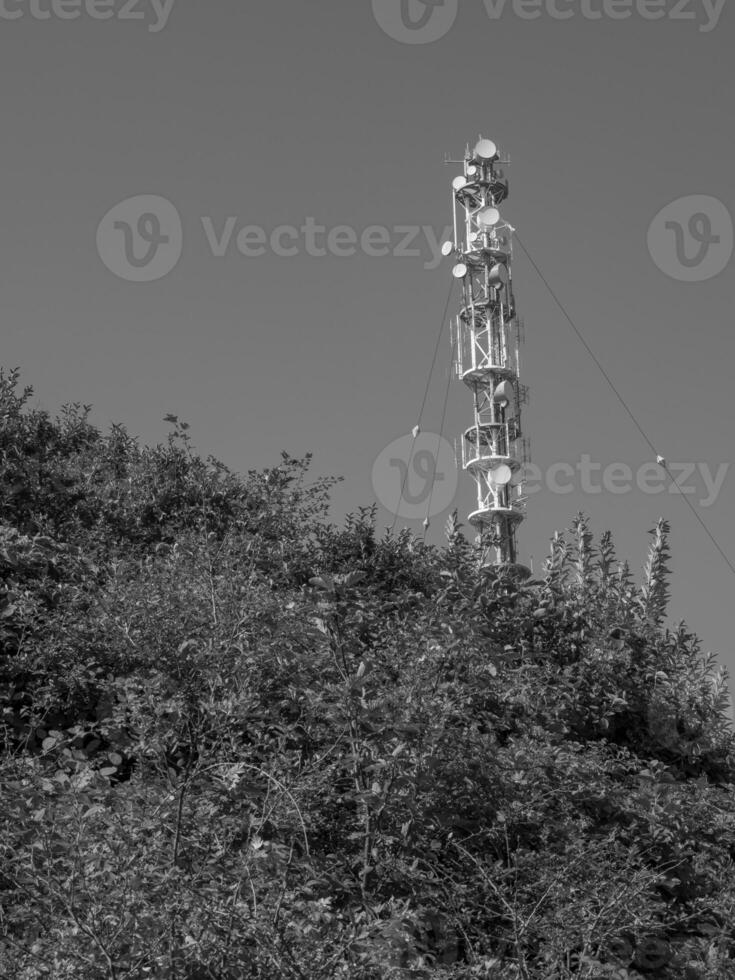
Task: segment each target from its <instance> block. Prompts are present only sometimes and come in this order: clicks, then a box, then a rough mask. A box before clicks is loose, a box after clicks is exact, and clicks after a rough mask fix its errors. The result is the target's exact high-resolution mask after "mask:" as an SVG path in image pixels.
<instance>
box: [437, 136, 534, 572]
mask: <svg viewBox="0 0 735 980" xmlns="http://www.w3.org/2000/svg"><path fill="white" fill-rule="evenodd" d="M454 162H459V161H454ZM462 162H463V164H464V173H463V174H462V176H459V177H455V179H454V181H453V182H452V208H453V216H454V243H450V242H448V243H447V244H446V245H445V246H444V248H445V254H447V255H449V254H454V256H455V260H456V262H455V265H454V268H453V269H452V275H453V276H454V277H455V278H456V279H459V280H460V281H461V283H462V301H461V307H460V310H459V314H458V315H457V317H456V318H455V320H454V322H453V332H454V339H455V341H456V361H455V369H456V374H457V377H458V378H460V379H461V380H462V381H464V383H465V384H466V385H467V387H468V388H469V389H470V391H471V392H472V398H473V404H474V422H473V424H472V425H471V426H470V427H469V428H468V429H466V430H465V432H464V433H463V436H462V466H463V468H464V469H465V470H467V471H468V472H469V473H470V474H471V475H472V478H473V479H474V481H475V483H476V484H477V508H476V510H474V511H473V512H472V513H471V514H470V515H469V518H468V520H469V522H470V524H472V525H473V527H475V528H476V529H477V532H478V536H477V542H478V544H479V545H480V550H481V561H482V565H483V567H498V566H502V567H505V568H507V569H508V570H509V571H513V572H514V573H515V574H517V575H519V576H522V577H524V578H526V577H528V576H529V575H530V574H531V573H530V569H528V568H527V567H526V566H525V565H522V564H520V563H519V562H518V548H517V532H518V525H519V524H520V523H521V521H522V520H523V518H524V517H525V497H524V496H523V481H522V467H523V464H524V463H526V462H527V461H528V444H527V440H525V439H524V438H523V435H522V430H521V406H522V405H524V404H526V403H527V401H528V389H527V388H526V387H525V386H524V385H522V384H521V383H520V377H519V369H520V358H519V350H520V344H521V341H522V334H523V325H522V323H521V321H520V320H519V319H518V316H517V313H516V307H515V300H514V297H513V278H512V270H511V264H512V257H513V230H514V229H513V228H512V227H511V226H510V225H509V224H508V223H507V222H505V221H503V219H502V217H501V215H500V212H499V210H498V206H499V205H500V204H502V202H503V201H504V200H505V199H506V198H507V196H508V181H507V178H506V177H505V174H504V172H503V170H501V169H500V165H501V164H502V165H503V166H505V165H507V163H508V162H509V161H501V160H500V157H499V154H498V150H497V147H496V145H495V143H493V142H492V141H491V140H487V139H482V138H481V139H480V140H479V142H478V143H477V145H476V146H475V148H474V150H472V151H470V149H469V147H467V150H466V151H465V157H464V160H463V161H462Z"/></svg>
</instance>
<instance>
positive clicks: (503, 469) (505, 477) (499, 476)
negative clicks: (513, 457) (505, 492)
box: [488, 463, 513, 487]
mask: <svg viewBox="0 0 735 980" xmlns="http://www.w3.org/2000/svg"><path fill="white" fill-rule="evenodd" d="M488 478H489V480H490V482H491V483H492V484H494V486H496V487H506V486H507V485H508V484H509V483H510V481H511V480H512V479H513V471H512V470H511V468H510V466H506V465H505V463H503V464H502V465H501V466H496V467H495V468H494V469H492V470H490V471H489V473H488Z"/></svg>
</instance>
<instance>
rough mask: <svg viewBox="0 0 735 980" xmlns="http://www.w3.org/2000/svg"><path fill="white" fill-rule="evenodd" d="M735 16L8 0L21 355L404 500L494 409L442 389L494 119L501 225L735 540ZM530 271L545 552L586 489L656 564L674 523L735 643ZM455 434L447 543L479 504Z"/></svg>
mask: <svg viewBox="0 0 735 980" xmlns="http://www.w3.org/2000/svg"><path fill="white" fill-rule="evenodd" d="M734 40H735V11H733V10H732V9H725V8H724V7H723V5H722V3H721V2H718V0H582V2H571V0H506V2H503V0H485V2H482V0H477V2H469V0H445V2H443V3H442V2H440V0H433V2H432V3H431V4H425V3H423V2H421V0H352V2H346V0H308V2H303V0H302V2H301V3H297V2H295V0H288V2H287V0H267V2H265V0H260V2H258V0H251V2H249V3H243V2H235V0H210V2H208V3H206V4H204V3H196V2H194V0H157V2H154V0H2V2H0V73H2V76H4V77H3V82H4V84H2V86H0V112H1V113H2V124H3V130H2V131H3V133H4V140H3V154H2V167H3V169H4V181H3V186H4V188H5V194H4V201H3V205H4V206H3V221H2V225H1V226H0V268H1V269H2V289H0V305H1V312H2V325H3V330H2V337H3V340H2V356H1V357H0V362H1V363H2V364H3V365H4V366H5V367H6V368H10V367H14V366H16V365H18V366H20V368H21V370H22V379H23V382H24V383H25V384H32V385H33V387H34V389H35V392H36V396H35V404H37V405H39V406H43V407H45V408H48V409H49V410H51V411H56V410H57V409H58V408H59V407H60V406H61V405H62V404H64V403H65V402H74V401H79V402H82V403H87V404H89V403H91V404H92V405H93V406H94V408H93V412H92V420H93V421H94V422H95V423H96V424H98V425H99V426H100V427H101V428H103V429H105V430H106V429H107V427H108V426H109V425H110V424H111V423H112V422H119V423H123V424H124V425H125V426H126V427H127V429H128V431H129V432H130V433H132V434H134V435H136V436H138V437H139V438H140V440H141V441H142V442H145V443H149V444H155V443H158V442H163V441H165V439H166V436H167V434H168V432H169V428H170V427H169V425H168V424H167V423H165V422H164V421H163V419H164V416H165V415H166V414H168V413H173V414H176V415H178V416H179V418H181V419H182V420H184V421H187V422H188V423H189V424H190V425H191V432H192V435H193V440H194V443H195V445H196V447H197V448H198V450H199V451H200V452H201V453H202V454H203V455H208V454H210V453H211V454H213V455H214V456H216V457H218V458H219V459H221V460H222V461H223V462H225V463H226V464H227V465H228V466H230V467H231V468H232V469H234V470H237V471H241V472H242V471H246V470H249V469H259V468H262V467H266V466H271V465H274V464H276V463H277V462H278V461H279V459H280V453H281V451H282V450H284V451H287V452H288V453H290V454H292V455H296V456H302V455H304V454H305V453H307V452H312V453H313V454H314V464H313V474H314V476H319V475H324V474H336V475H341V476H343V477H344V482H343V483H341V484H340V485H339V487H338V488H337V489H336V490H335V492H334V497H333V516H334V518H335V520H341V519H342V518H343V517H344V515H345V514H346V513H347V512H349V511H354V510H356V509H357V508H358V507H359V506H362V505H370V504H371V503H373V501H375V500H376V499H377V500H378V503H381V501H382V503H385V501H386V499H388V498H389V497H390V493H387V491H386V488H387V487H389V485H391V486H392V483H391V481H393V482H394V481H395V479H396V478H397V476H396V475H397V474H399V473H400V466H399V465H398V464H395V463H391V460H392V459H396V458H397V456H396V454H397V453H398V458H400V453H401V452H404V450H405V447H406V444H407V443H406V439H407V438H408V440H409V442H410V437H408V433H410V432H411V429H412V427H413V426H414V425H416V424H417V422H419V421H420V423H421V428H422V430H423V431H424V432H425V433H429V436H430V439H431V440H434V439H437V440H438V436H439V434H440V429H441V428H442V426H441V420H442V415H443V414H444V426H443V433H441V434H442V435H443V437H444V438H446V439H447V443H448V444H449V445H450V446H451V444H452V443H453V440H454V439H455V438H456V437H457V436H458V435H459V434H460V433H461V431H462V429H463V428H464V427H466V426H467V425H469V423H470V421H471V414H472V405H471V397H470V394H469V392H468V391H467V389H465V388H464V386H463V385H462V384H461V383H460V382H459V381H453V382H452V383H451V385H450V386H449V389H448V390H449V394H448V401H447V407H446V412H445V413H443V405H444V398H445V391H446V390H447V389H446V384H447V380H448V377H447V375H448V371H449V370H450V363H451V350H450V344H449V332H448V318H447V320H445V319H444V317H443V309H444V305H445V301H446V297H447V291H448V288H449V284H450V282H451V274H450V268H451V262H448V261H447V260H445V259H440V257H439V255H438V245H439V243H440V242H441V241H442V237H443V229H444V228H445V227H446V226H447V225H448V223H449V222H450V220H451V210H450V203H451V199H450V186H451V180H452V178H453V177H454V176H456V174H457V173H458V170H459V168H458V167H457V165H456V164H453V163H446V162H445V160H446V159H447V158H450V159H453V160H457V159H460V158H461V156H462V154H463V152H464V148H465V145H466V144H467V143H468V142H469V143H471V144H474V142H475V140H476V139H477V138H478V136H479V135H483V136H485V137H487V138H491V139H493V140H494V141H495V142H496V143H497V145H498V146H499V147H500V149H501V151H502V153H503V154H504V155H506V154H509V155H510V159H511V164H510V166H509V167H508V168H507V174H508V176H509V178H510V197H509V199H508V201H507V202H506V203H505V204H504V205H503V217H504V219H505V220H507V221H509V222H510V223H511V224H512V225H513V227H515V229H516V230H517V233H518V235H519V236H520V239H521V240H522V242H523V244H524V245H525V247H526V249H527V250H528V252H529V253H530V255H531V256H532V258H533V260H534V262H535V263H536V265H537V266H538V268H539V269H540V271H541V273H542V274H543V276H544V277H545V279H546V280H547V282H548V283H549V285H550V286H551V288H552V289H553V290H554V292H555V294H556V295H557V297H558V299H559V301H560V302H561V304H562V305H563V307H564V308H565V309H566V311H567V313H568V314H569V316H570V317H571V319H572V320H573V322H574V324H575V325H576V327H577V329H578V330H579V332H580V333H581V334H582V335H583V337H584V339H585V340H586V342H587V343H588V345H589V346H590V347H591V349H592V350H593V351H594V353H595V355H596V357H597V358H598V360H599V361H600V363H601V364H602V365H603V367H604V369H605V371H606V372H607V373H608V375H609V377H610V378H611V379H612V381H613V383H614V385H615V386H616V388H617V389H618V391H619V392H620V395H621V397H622V399H623V400H624V401H625V403H626V404H627V405H628V407H629V409H630V411H631V412H632V414H633V416H634V417H635V419H636V421H637V423H638V425H640V426H641V428H642V429H643V430H644V432H645V433H646V435H647V436H648V437H649V438H650V439H651V441H652V443H653V445H654V447H655V449H656V451H657V452H658V453H661V454H662V455H664V456H665V457H666V458H667V459H668V460H669V461H670V463H671V464H672V468H675V472H676V473H677V474H680V475H681V483H682V485H683V486H685V487H687V488H688V489H691V490H692V493H691V495H689V498H688V499H689V501H690V503H692V505H693V507H694V508H695V510H696V512H697V514H698V515H699V517H700V518H701V520H702V521H704V522H705V524H706V525H707V527H708V528H709V530H710V531H711V533H712V535H713V536H714V537H715V539H716V540H717V542H718V543H719V545H720V547H721V548H722V550H723V551H724V552H725V554H726V555H727V556H728V557H729V560H730V561H731V562H733V563H734V564H735V530H733V521H732V514H733V510H734V509H735V467H734V468H733V470H734V471H733V472H731V471H730V467H731V464H732V446H733V439H732V425H733V378H732V375H733V365H735V337H734V334H733V329H732V312H731V311H732V309H733V299H734V296H733V292H734V284H733V276H732V271H733V261H735V260H733V258H732V218H731V214H732V213H733V208H735V200H734V199H733V182H732V167H733V154H734V151H735V136H734V135H733V134H734V133H735V127H734V126H733V112H734V110H733V102H732V98H731V91H732V87H733V81H734V79H733V74H734V72H735V69H734V68H733V62H732V48H733V41H734ZM513 275H514V284H515V294H516V301H517V305H518V308H519V311H520V313H521V314H522V315H523V317H524V320H525V333H526V344H525V349H524V352H523V362H522V365H523V366H522V372H523V373H522V380H523V382H524V383H525V384H527V385H529V387H530V389H531V395H532V401H531V404H530V407H529V408H528V410H527V411H526V414H525V418H524V422H525V432H526V434H527V435H528V436H529V437H530V441H531V450H532V458H533V461H534V463H535V464H536V465H537V466H538V468H539V470H538V472H539V474H541V475H542V476H541V479H540V481H539V489H538V492H536V493H533V494H532V495H531V496H530V498H529V513H528V518H527V520H526V522H525V523H524V524H523V525H522V527H521V531H520V551H521V557H522V558H523V559H524V560H525V561H527V562H531V561H533V563H534V568H535V570H536V571H538V570H540V568H541V566H542V563H543V560H544V558H545V556H546V555H547V554H548V542H549V539H550V537H551V536H552V535H553V533H554V531H555V530H563V529H564V528H566V527H568V526H569V525H570V523H571V521H572V520H573V519H574V516H575V515H576V514H577V513H578V512H579V511H583V512H585V513H586V514H587V515H588V517H589V520H590V523H591V527H592V530H593V531H594V532H595V534H596V535H597V536H599V535H600V534H601V533H602V532H603V531H605V530H606V529H610V530H611V531H612V532H613V534H614V537H615V540H616V543H617V549H618V553H619V555H620V556H621V557H623V558H626V559H627V560H628V561H629V562H630V564H631V567H632V568H633V570H634V572H636V573H637V574H640V571H641V568H642V566H643V563H644V561H645V558H646V552H647V548H648V535H647V532H648V531H649V530H650V529H651V528H652V526H653V525H654V523H655V521H656V520H657V518H658V517H664V518H666V519H667V520H669V521H670V522H671V525H672V535H671V546H672V550H673V556H674V557H673V572H674V578H673V599H672V619H673V620H674V621H679V620H682V619H683V620H686V622H687V624H688V625H689V627H690V628H691V629H692V630H693V631H694V632H695V633H697V634H698V635H699V636H700V637H701V639H702V642H703V645H704V647H705V649H707V650H713V651H715V652H717V653H718V654H719V657H720V661H721V662H722V663H724V664H726V665H728V666H729V667H730V668H734V667H735V644H734V643H733V641H732V638H731V637H732V616H733V592H734V587H735V574H734V573H733V571H732V570H731V569H730V568H728V566H727V564H726V563H725V561H724V560H723V558H722V556H721V555H720V554H719V553H718V552H717V550H716V549H715V547H714V545H713V544H712V542H711V541H710V540H709V538H708V537H707V535H706V533H705V531H704V530H703V528H702V526H701V525H700V524H699V523H698V521H697V520H696V517H695V515H694V513H693V512H692V511H691V510H690V509H689V508H688V507H687V506H686V503H685V501H684V500H683V499H681V497H679V496H677V495H675V494H671V493H669V492H666V491H664V492H654V490H656V488H657V489H658V491H662V490H663V484H661V483H658V484H657V482H656V479H655V468H654V470H651V469H650V466H649V469H648V470H645V469H644V470H642V469H641V468H642V467H645V466H646V465H647V464H651V462H652V461H653V456H654V454H653V453H652V450H651V448H650V447H649V446H648V445H647V444H646V441H645V440H644V439H643V437H642V436H641V433H640V432H639V430H638V429H637V427H636V424H634V422H633V421H632V420H631V418H630V416H629V415H628V414H627V412H626V410H625V409H624V408H623V406H622V405H621V403H620V401H619V400H618V399H617V398H616V396H615V394H614V393H613V392H612V391H611V390H610V388H609V387H608V385H607V382H606V381H605V379H604V378H603V376H602V375H601V373H600V372H599V370H598V369H597V367H596V366H595V365H594V363H593V362H592V361H591V360H590V357H589V355H588V353H587V352H586V350H585V348H584V346H583V344H582V343H581V341H580V340H579V338H578V337H577V335H576V334H575V332H574V331H573V330H572V328H571V327H570V325H569V323H568V322H567V321H566V319H565V317H564V315H563V314H562V313H561V311H560V309H559V307H558V306H557V305H556V304H555V302H554V300H553V299H552V298H551V296H550V294H549V292H548V291H547V288H546V286H545V285H544V284H543V282H542V281H541V279H540V278H539V275H538V274H537V272H536V270H535V269H534V268H533V266H532V265H531V263H530V262H529V260H528V258H527V257H526V255H525V254H524V253H523V251H522V250H521V249H520V248H518V247H516V251H515V261H514V265H513ZM456 305H457V293H456V291H455V293H454V294H453V298H451V299H450V312H453V311H455V310H456ZM442 329H443V331H444V336H443V337H442V340H441V343H440V346H439V352H438V357H437V362H436V367H435V370H434V372H433V374H432V376H431V381H430V383H429V386H428V394H427V397H426V403H425V408H424V411H423V413H422V416H421V419H420V420H419V418H418V415H419V409H420V406H421V404H422V399H423V395H424V390H425V388H426V384H427V377H428V376H429V369H430V367H431V363H432V355H433V351H434V345H435V342H436V338H437V336H438V334H439V331H440V330H442ZM422 438H424V437H422ZM426 438H428V437H426ZM399 439H401V440H402V442H401V443H399V444H398V449H396V447H395V446H394V445H393V444H394V442H395V441H396V440H399ZM436 444H437V445H442V446H443V445H444V444H443V443H440V442H438V441H437V443H436ZM449 457H450V458H449V459H447V452H446V451H444V456H442V455H441V454H440V457H439V462H438V463H437V464H436V473H437V476H438V480H437V483H436V487H437V490H436V494H435V497H434V498H432V505H433V510H432V523H431V527H430V528H429V531H428V540H429V541H433V542H436V543H439V542H441V540H442V527H443V525H444V523H445V520H446V517H447V516H448V514H449V513H450V512H451V510H453V509H454V508H455V507H456V508H458V510H459V513H460V517H461V518H462V519H464V518H465V517H466V515H467V513H468V512H469V511H470V510H472V509H473V507H474V504H473V492H474V487H473V484H472V481H471V480H470V478H469V476H468V475H467V474H464V473H459V474H457V473H455V471H454V469H453V460H452V459H451V453H449ZM585 460H586V463H585V462H584V461H585ZM420 462H421V466H424V464H425V463H426V458H425V456H424V457H421V459H420ZM585 465H586V466H587V468H588V469H587V479H586V480H583V478H582V473H581V472H580V470H579V469H578V467H582V468H584V466H585ZM611 466H612V467H615V466H620V467H623V469H622V471H621V470H620V469H618V470H617V471H616V472H617V476H615V475H614V473H612V474H611V471H610V469H609V468H610V467H611ZM625 467H628V468H629V470H628V471H627V476H626V470H625ZM676 467H678V468H676ZM422 472H423V471H422V470H421V467H419V469H418V470H416V472H413V471H411V470H410V469H409V473H411V477H410V480H419V481H420V480H421V479H422ZM603 473H606V474H607V475H606V478H605V480H604V481H603V480H602V475H603ZM646 473H647V474H648V476H646ZM590 474H592V475H590ZM718 474H719V475H718ZM455 478H456V479H455ZM708 478H709V481H710V483H709V489H708ZM423 479H424V480H425V477H423ZM410 480H409V482H410ZM603 482H604V485H603ZM417 486H418V487H419V490H420V489H421V486H420V483H419V484H417ZM642 487H643V489H642ZM652 487H653V490H652V489H651V488H652ZM414 496H419V497H420V496H421V494H420V493H418V494H416V493H415V494H414ZM421 506H423V503H422V505H421ZM427 506H428V504H427ZM417 508H418V505H417ZM419 509H420V508H419ZM437 509H438V510H437ZM433 511H437V512H436V513H434V512H433ZM421 516H423V515H419V519H416V520H412V521H409V522H408V526H410V527H412V528H414V529H415V530H416V531H417V532H418V533H421V531H422V528H421V519H420V517H421ZM393 521H394V515H393V514H391V513H390V512H389V510H387V509H386V508H385V507H384V506H382V505H381V508H380V510H379V525H380V527H384V526H389V525H391V524H392V523H393ZM404 524H405V522H404V521H403V520H399V521H398V522H397V526H399V527H400V526H404Z"/></svg>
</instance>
